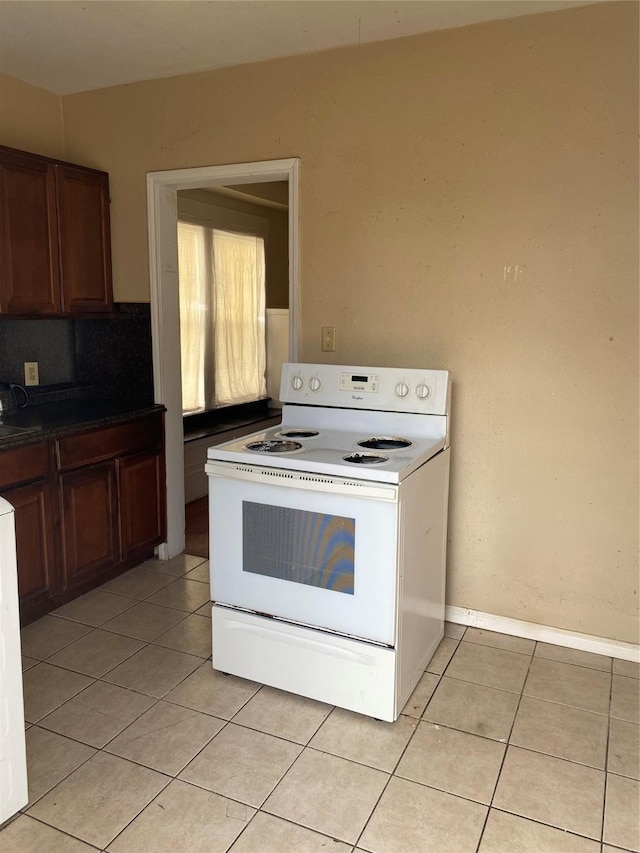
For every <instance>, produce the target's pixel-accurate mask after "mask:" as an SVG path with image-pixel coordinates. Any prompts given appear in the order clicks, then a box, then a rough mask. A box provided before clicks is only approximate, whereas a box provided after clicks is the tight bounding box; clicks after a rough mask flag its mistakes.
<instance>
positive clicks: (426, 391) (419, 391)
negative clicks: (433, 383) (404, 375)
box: [416, 383, 431, 400]
mask: <svg viewBox="0 0 640 853" xmlns="http://www.w3.org/2000/svg"><path fill="white" fill-rule="evenodd" d="M416 396H417V397H418V399H419V400H426V399H427V397H430V396H431V388H429V386H428V385H425V384H424V383H422V385H418V387H417V388H416Z"/></svg>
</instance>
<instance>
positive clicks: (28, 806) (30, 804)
mask: <svg viewBox="0 0 640 853" xmlns="http://www.w3.org/2000/svg"><path fill="white" fill-rule="evenodd" d="M32 728H39V729H41V730H42V731H45V732H49V729H43V728H42V727H41V726H35V725H34V726H33V727H32ZM53 734H58V733H57V732H53ZM60 737H66V735H60ZM67 739H68V740H73V738H67ZM73 742H74V743H80V741H73ZM82 746H86V747H88V748H89V749H93V750H94V752H93V754H92V755H88V756H87V757H86V758H85V759H84V761H81V762H80V764H78V765H77V766H76V767H74V768H73V770H70V771H69V772H68V773H67V774H66V775H65V776H63V777H62V779H59V780H58V781H57V782H56V783H55V785H52V786H51V787H50V788H49V789H48V790H47V791H45V792H44V794H42V795H41V796H40V797H38V798H37V799H36V800H34V801H33V802H28V803H27V804H26V806H24V808H22V809H20V813H21V814H26V815H28V816H29V817H33V815H29V811H30V810H31V809H32V808H33V807H34V806H35V805H36V804H37V803H39V802H40V801H41V800H42V799H44V797H46V796H47V795H48V794H50V793H51V792H52V791H53V790H54V788H57V787H58V785H60V784H61V783H62V782H64V781H65V780H67V779H68V778H69V776H71V775H72V774H73V773H75V772H76V770H79V769H80V768H81V767H82V766H84V765H85V764H86V763H87V761H91V759H92V758H94V757H95V756H96V755H97V754H98V752H99V751H100V750H99V749H98V748H97V747H95V746H92V747H89V745H88V744H86V743H83V744H82ZM39 820H40V823H46V821H43V820H42V819H41V818H40V819H39ZM51 825H52V824H47V826H51ZM57 828H58V827H54V829H57Z"/></svg>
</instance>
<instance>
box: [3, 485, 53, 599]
mask: <svg viewBox="0 0 640 853" xmlns="http://www.w3.org/2000/svg"><path fill="white" fill-rule="evenodd" d="M3 497H6V499H7V500H8V501H9V503H11V504H12V505H13V507H14V509H15V515H14V518H15V524H16V551H17V562H18V565H19V567H20V568H19V571H18V594H19V596H20V603H21V606H22V607H23V608H24V609H25V610H26V611H27V612H30V613H33V614H35V615H39V614H40V613H41V612H44V611H46V610H50V609H51V606H52V603H53V595H54V591H55V588H56V576H57V566H56V555H55V531H54V522H53V518H54V516H53V503H52V500H51V487H50V485H49V483H47V482H40V483H31V484H30V485H28V486H21V487H19V488H17V489H9V490H7V491H4V493H3Z"/></svg>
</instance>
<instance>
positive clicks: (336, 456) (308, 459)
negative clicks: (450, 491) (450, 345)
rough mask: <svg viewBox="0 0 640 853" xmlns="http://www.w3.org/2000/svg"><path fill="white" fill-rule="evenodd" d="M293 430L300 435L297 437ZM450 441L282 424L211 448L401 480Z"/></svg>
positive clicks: (216, 452)
mask: <svg viewBox="0 0 640 853" xmlns="http://www.w3.org/2000/svg"><path fill="white" fill-rule="evenodd" d="M293 433H295V435H296V438H295V439H293V438H291V436H292V435H293ZM285 436H287V437H285ZM444 446H445V439H444V436H432V437H427V436H411V437H408V436H398V435H396V434H393V435H386V434H384V435H382V434H379V433H376V434H375V435H370V434H368V433H366V432H365V433H362V432H346V431H344V430H335V429H318V430H315V429H312V428H308V429H303V428H298V427H296V428H293V427H291V428H290V427H286V426H282V425H280V426H277V427H272V428H271V429H268V430H264V431H261V432H257V433H254V434H253V435H249V436H243V437H242V438H239V439H236V440H234V441H230V442H227V443H226V444H220V445H217V446H215V447H210V448H209V451H208V458H209V460H211V461H219V462H236V463H242V464H245V465H255V466H265V467H277V468H283V469H290V470H295V471H306V472H309V473H317V474H326V475H329V476H338V477H352V478H357V479H367V480H376V481H379V482H387V483H399V482H400V481H401V480H402V479H404V477H406V476H408V475H409V474H410V473H411V472H412V471H414V470H415V469H416V468H418V467H420V465H423V464H424V463H425V462H427V461H428V460H429V459H430V458H431V457H432V456H434V455H435V454H436V453H438V452H439V451H440V450H442V449H443V448H444Z"/></svg>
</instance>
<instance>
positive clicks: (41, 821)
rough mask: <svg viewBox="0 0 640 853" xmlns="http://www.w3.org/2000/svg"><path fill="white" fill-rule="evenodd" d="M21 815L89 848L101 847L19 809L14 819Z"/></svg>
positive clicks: (98, 848)
mask: <svg viewBox="0 0 640 853" xmlns="http://www.w3.org/2000/svg"><path fill="white" fill-rule="evenodd" d="M79 766H82V765H79ZM76 769H77V768H76ZM21 815H22V816H24V817H28V818H29V819H30V820H34V821H36V823H39V824H41V825H42V826H46V827H47V828H48V829H55V830H56V832H61V833H62V835H66V836H67V838H73V839H74V840H76V841H81V842H82V843H83V844H86V845H87V846H88V847H90V848H91V849H93V850H96V851H98V850H100V849H101V848H100V847H96V846H95V844H90V843H89V842H88V841H84V840H83V839H82V838H79V837H78V836H77V835H73V834H72V833H71V832H68V831H67V830H66V829H59V828H58V827H57V826H53V825H52V824H50V823H47V822H46V821H45V820H42V818H39V817H34V815H30V814H26V813H25V812H22V811H21V812H19V813H18V814H17V815H16V818H15V819H17V818H18V817H20V816H21ZM12 822H13V821H10V823H12ZM8 826H9V823H7V824H5V825H4V826H3V827H2V829H6V828H7V827H8ZM2 829H0V832H1V831H2Z"/></svg>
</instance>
